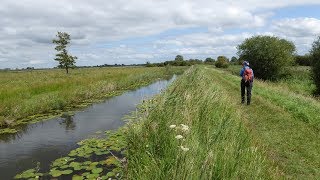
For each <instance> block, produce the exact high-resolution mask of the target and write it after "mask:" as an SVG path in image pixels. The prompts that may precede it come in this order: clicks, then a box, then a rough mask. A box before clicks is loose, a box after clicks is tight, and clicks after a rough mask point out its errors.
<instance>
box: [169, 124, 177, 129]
mask: <svg viewBox="0 0 320 180" xmlns="http://www.w3.org/2000/svg"><path fill="white" fill-rule="evenodd" d="M169 127H170V129H174V128H175V127H177V125H174V124H172V125H170V126H169Z"/></svg>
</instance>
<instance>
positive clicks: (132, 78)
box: [0, 67, 185, 134]
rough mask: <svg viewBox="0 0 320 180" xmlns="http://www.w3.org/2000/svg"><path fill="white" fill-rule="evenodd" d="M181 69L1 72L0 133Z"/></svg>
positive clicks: (181, 69) (11, 130)
mask: <svg viewBox="0 0 320 180" xmlns="http://www.w3.org/2000/svg"><path fill="white" fill-rule="evenodd" d="M183 69H185V68H181V67H170V68H89V69H75V70H72V71H71V73H70V74H69V75H67V74H65V72H64V70H58V69H56V70H34V71H10V72H0V84H1V86H0V128H1V129H2V130H1V132H2V133H5V132H15V129H12V128H11V129H10V127H14V126H16V125H19V124H24V123H28V122H30V121H34V120H35V121H37V119H43V118H45V117H48V116H50V115H58V114H60V113H61V112H62V111H67V110H71V109H74V108H79V107H83V106H86V105H88V104H90V103H92V102H95V101H97V100H99V99H103V98H105V97H109V96H114V95H116V94H119V93H121V92H123V91H125V90H129V89H134V88H136V87H139V86H142V85H146V84H148V83H151V82H152V81H154V80H156V79H158V78H164V77H166V76H167V75H172V74H174V73H181V72H182V71H183ZM4 128H6V129H4ZM0 134H1V133H0Z"/></svg>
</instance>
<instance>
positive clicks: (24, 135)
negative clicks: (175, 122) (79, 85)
mask: <svg viewBox="0 0 320 180" xmlns="http://www.w3.org/2000/svg"><path fill="white" fill-rule="evenodd" d="M174 79H175V76H174V77H173V78H171V79H170V80H161V81H157V82H155V83H153V84H151V85H149V86H146V87H142V88H140V89H137V90H134V91H130V92H126V93H124V94H122V95H120V96H117V97H113V98H110V99H108V100H106V101H105V102H103V103H98V104H94V105H92V106H89V107H88V108H86V109H84V110H82V111H77V112H75V115H73V116H63V117H58V118H53V119H50V120H47V121H44V122H39V123H36V124H32V125H27V126H25V127H23V130H22V131H21V132H19V133H17V134H13V135H6V136H0V179H1V180H7V179H13V177H14V176H15V175H16V174H17V173H20V172H22V171H24V170H27V169H30V168H34V167H36V164H37V162H40V167H41V170H42V171H47V170H49V166H50V163H51V162H52V161H53V160H55V159H57V158H59V157H62V156H65V155H67V154H68V153H69V152H70V151H71V150H72V149H74V148H76V147H78V146H77V144H76V143H77V142H79V141H81V140H82V139H86V138H88V137H90V136H93V135H95V132H97V131H102V132H104V131H106V130H111V129H117V128H118V127H120V126H122V125H124V122H123V120H122V118H123V116H124V115H127V114H130V112H131V111H134V110H135V109H136V105H137V104H139V103H140V102H141V101H142V100H143V99H146V98H150V97H152V96H153V95H155V94H158V93H159V92H160V91H161V90H163V89H165V88H166V87H167V86H168V84H170V83H171V82H172V81H173V80H174Z"/></svg>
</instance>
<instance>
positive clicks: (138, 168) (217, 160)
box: [126, 67, 280, 179]
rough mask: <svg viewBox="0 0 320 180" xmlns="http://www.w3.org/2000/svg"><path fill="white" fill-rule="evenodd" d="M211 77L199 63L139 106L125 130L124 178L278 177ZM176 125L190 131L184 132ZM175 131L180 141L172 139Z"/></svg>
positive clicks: (230, 99) (233, 106)
mask: <svg viewBox="0 0 320 180" xmlns="http://www.w3.org/2000/svg"><path fill="white" fill-rule="evenodd" d="M214 75H215V73H214V72H213V71H212V70H208V69H206V68H203V67H194V68H191V69H189V70H188V71H187V72H186V73H185V74H184V75H183V76H182V77H180V78H179V79H178V80H177V82H175V83H174V84H173V85H172V86H171V87H170V88H169V89H168V90H167V91H166V92H165V93H163V94H162V95H161V96H158V97H156V98H155V99H153V100H151V101H149V102H147V103H145V104H144V105H143V106H142V107H141V110H140V113H138V114H137V115H135V117H136V118H133V119H136V120H131V121H130V124H129V128H128V132H127V134H126V135H127V142H128V155H127V156H128V167H127V178H128V179H270V178H272V177H276V176H277V177H278V176H280V175H277V171H276V169H272V167H271V166H270V163H269V162H267V161H266V160H265V159H264V156H263V152H264V151H263V150H262V149H261V148H258V147H257V146H255V142H254V141H253V139H252V137H251V135H250V131H249V130H248V129H247V128H245V126H244V125H243V123H242V122H241V116H240V115H239V112H238V109H237V108H236V105H235V104H233V103H232V102H233V99H232V98H230V97H229V96H228V93H227V92H226V91H225V90H224V88H223V87H222V86H223V85H222V84H218V83H213V81H214V78H215V76H214ZM180 124H184V125H187V126H188V127H189V128H190V130H189V131H183V130H182V126H181V125H180ZM170 125H177V127H176V128H173V129H171V128H169V126H170ZM177 135H182V136H183V139H179V140H178V139H176V138H175V137H176V136H177ZM181 146H182V147H183V148H182V147H181ZM185 148H189V151H184V150H186V149H185Z"/></svg>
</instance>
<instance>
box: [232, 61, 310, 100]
mask: <svg viewBox="0 0 320 180" xmlns="http://www.w3.org/2000/svg"><path fill="white" fill-rule="evenodd" d="M240 69H241V66H240V65H232V66H229V68H228V69H227V70H226V71H229V72H231V73H232V74H233V75H236V76H238V75H239V72H240ZM253 71H254V69H253ZM286 73H287V74H286V75H283V76H282V77H281V79H280V80H279V81H277V82H272V83H271V82H269V83H270V84H273V85H277V86H278V87H280V88H281V89H285V90H287V91H291V92H294V93H299V94H303V95H307V96H311V95H312V94H313V93H314V91H315V89H316V86H315V84H314V82H313V80H312V78H311V69H310V67H308V66H292V67H288V68H287V69H286Z"/></svg>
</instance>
